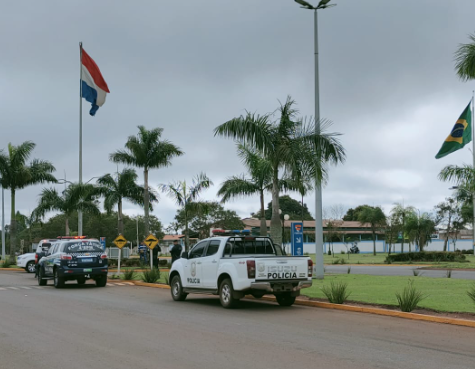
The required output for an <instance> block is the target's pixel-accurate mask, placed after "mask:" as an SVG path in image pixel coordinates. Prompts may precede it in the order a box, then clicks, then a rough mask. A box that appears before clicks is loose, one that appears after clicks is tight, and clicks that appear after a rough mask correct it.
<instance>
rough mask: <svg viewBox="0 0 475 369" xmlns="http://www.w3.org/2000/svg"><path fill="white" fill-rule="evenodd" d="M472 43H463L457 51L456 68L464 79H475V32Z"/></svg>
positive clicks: (471, 36)
mask: <svg viewBox="0 0 475 369" xmlns="http://www.w3.org/2000/svg"><path fill="white" fill-rule="evenodd" d="M468 37H469V39H470V41H471V42H470V43H468V44H461V45H460V46H459V48H458V49H457V51H456V52H455V70H456V72H457V75H458V76H459V78H460V79H461V80H462V81H468V80H470V79H475V34H474V35H469V36H468Z"/></svg>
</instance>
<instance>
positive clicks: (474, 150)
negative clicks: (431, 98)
mask: <svg viewBox="0 0 475 369" xmlns="http://www.w3.org/2000/svg"><path fill="white" fill-rule="evenodd" d="M474 96H475V91H472V122H471V124H472V127H471V128H472V155H473V167H472V168H473V170H474V171H475V140H474V139H473V137H474V133H475V132H474V129H473V113H474V112H475V109H474V106H473V102H474V99H475V97H474ZM472 185H473V184H472ZM472 205H473V223H472V227H473V241H472V247H473V255H475V189H474V188H472Z"/></svg>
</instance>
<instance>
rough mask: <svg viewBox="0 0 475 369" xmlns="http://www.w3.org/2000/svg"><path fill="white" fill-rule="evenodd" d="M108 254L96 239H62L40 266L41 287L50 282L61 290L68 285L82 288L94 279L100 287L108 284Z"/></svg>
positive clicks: (53, 246) (39, 279)
mask: <svg viewBox="0 0 475 369" xmlns="http://www.w3.org/2000/svg"><path fill="white" fill-rule="evenodd" d="M107 272H108V264H107V254H105V253H104V250H103V249H102V245H101V243H100V242H99V241H98V240H96V239H92V238H90V239H83V238H80V239H60V240H57V242H56V243H55V244H53V245H52V246H51V248H50V249H49V250H48V253H47V254H46V256H44V257H43V258H42V259H41V260H40V261H39V263H38V284H39V285H40V286H45V285H46V284H47V283H48V280H49V279H53V280H54V286H55V287H56V288H61V287H63V286H64V283H65V282H66V281H70V280H76V281H77V283H78V284H84V283H86V280H87V279H94V280H95V281H96V286H98V287H104V286H105V285H106V283H107Z"/></svg>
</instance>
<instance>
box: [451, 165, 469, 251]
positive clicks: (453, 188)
mask: <svg viewBox="0 0 475 369" xmlns="http://www.w3.org/2000/svg"><path fill="white" fill-rule="evenodd" d="M474 161H475V159H474ZM449 190H459V191H462V192H465V193H467V194H469V195H470V196H471V197H472V205H473V214H472V228H473V229H472V232H473V234H472V237H473V240H472V247H473V255H474V256H475V192H472V191H467V190H466V189H465V188H461V187H459V186H453V187H450V188H449Z"/></svg>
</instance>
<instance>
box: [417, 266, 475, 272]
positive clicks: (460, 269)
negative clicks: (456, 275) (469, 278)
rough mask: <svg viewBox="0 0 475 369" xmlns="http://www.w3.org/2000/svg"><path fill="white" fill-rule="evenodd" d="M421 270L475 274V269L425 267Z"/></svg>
mask: <svg viewBox="0 0 475 369" xmlns="http://www.w3.org/2000/svg"><path fill="white" fill-rule="evenodd" d="M417 269H421V270H449V269H450V270H451V271H452V272H459V271H460V272H475V268H447V267H439V268H438V267H424V268H417Z"/></svg>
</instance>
